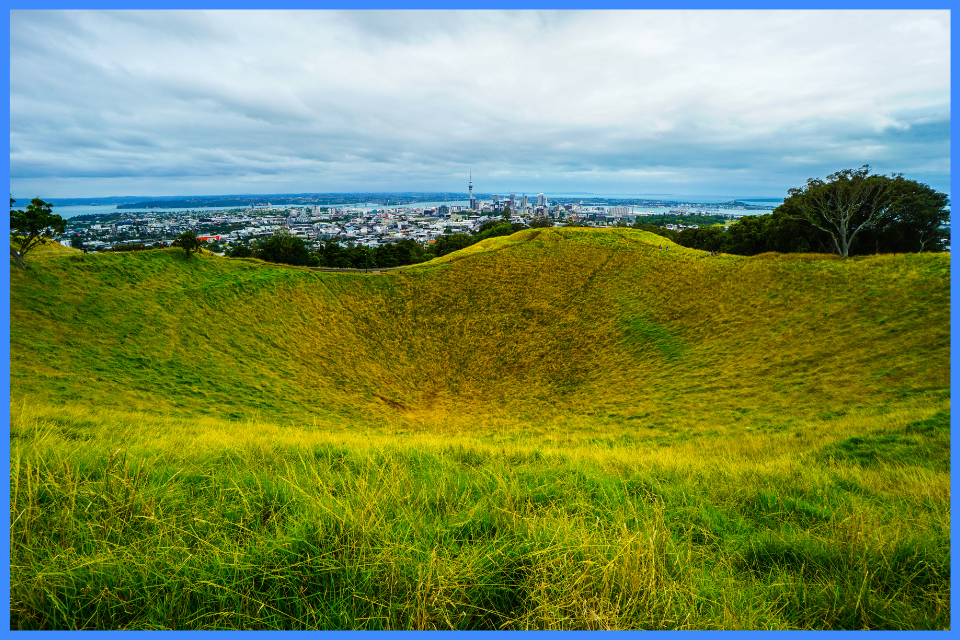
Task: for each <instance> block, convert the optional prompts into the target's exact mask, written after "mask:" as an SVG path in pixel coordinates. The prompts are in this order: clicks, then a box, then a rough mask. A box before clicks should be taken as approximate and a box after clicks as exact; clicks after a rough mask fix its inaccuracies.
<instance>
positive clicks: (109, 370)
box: [11, 229, 950, 629]
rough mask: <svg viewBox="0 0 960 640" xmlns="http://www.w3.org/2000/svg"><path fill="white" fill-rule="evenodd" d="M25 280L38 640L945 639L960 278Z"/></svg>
mask: <svg viewBox="0 0 960 640" xmlns="http://www.w3.org/2000/svg"><path fill="white" fill-rule="evenodd" d="M660 242H662V240H661V239H660V238H657V237H654V236H649V235H648V234H644V233H641V232H635V231H593V230H583V229H577V230H572V229H562V230H561V229H558V230H549V231H542V232H537V231H530V232H521V233H520V234H516V235H514V236H511V237H510V238H498V239H493V240H488V241H485V242H483V243H480V244H479V245H475V246H473V247H470V248H469V249H467V250H465V251H462V252H458V253H456V254H451V255H450V256H446V257H445V258H444V259H440V260H435V261H433V262H432V263H429V264H427V265H420V266H417V267H413V268H410V269H407V270H403V271H400V272H392V273H390V274H384V275H379V276H365V275H353V274H329V273H314V272H310V271H307V270H302V269H293V268H282V267H276V266H270V265H264V264H262V263H259V262H257V261H252V260H249V261H248V260H243V261H234V260H224V259H218V258H215V257H211V256H204V257H201V259H200V260H191V261H190V262H187V261H185V260H183V259H182V258H181V254H179V253H177V252H173V251H153V252H145V253H142V254H130V255H124V254H121V255H103V256H82V257H81V256H70V257H63V258H58V259H55V258H49V259H46V260H43V261H42V263H41V262H40V261H37V262H36V263H35V264H32V265H31V267H32V268H31V270H30V271H29V272H27V273H13V274H12V276H11V280H12V282H11V290H12V295H11V298H12V299H11V354H12V359H13V360H12V362H11V382H12V406H11V523H12V524H11V547H12V548H11V619H12V625H13V626H14V627H15V628H57V629H73V628H183V629H186V628H194V629H196V628H202V629H214V628H257V629H266V628H282V629H299V628H367V629H374V628H417V629H431V628H538V629H547V628H550V629H553V628H576V629H599V628H650V629H681V628H695V629H708V628H727V629H730V628H763V629H781V628H850V629H853V628H857V629H859V628H912V629H932V628H946V627H948V626H949V619H950V617H949V616H950V608H949V602H950V555H949V528H950V513H949V504H950V482H949V469H950V461H949V412H950V409H949V316H948V312H949V304H948V300H949V297H948V296H949V259H948V258H947V257H946V256H931V255H919V256H918V255H913V256H879V257H871V258H858V259H853V260H848V261H844V262H840V261H835V260H829V259H826V257H813V259H810V258H806V259H784V258H783V257H780V256H761V257H755V258H735V257H728V256H723V257H720V258H709V257H704V255H703V254H702V252H696V251H691V250H685V249H682V248H680V247H677V246H675V245H671V246H670V248H669V249H663V250H661V249H659V248H658V245H659V244H660Z"/></svg>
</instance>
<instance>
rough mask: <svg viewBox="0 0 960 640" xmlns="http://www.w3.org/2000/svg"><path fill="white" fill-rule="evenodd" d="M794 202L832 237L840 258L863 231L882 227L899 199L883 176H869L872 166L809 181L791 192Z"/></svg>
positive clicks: (808, 219) (804, 216)
mask: <svg viewBox="0 0 960 640" xmlns="http://www.w3.org/2000/svg"><path fill="white" fill-rule="evenodd" d="M787 193H788V194H789V196H788V198H787V200H786V201H784V205H786V204H787V202H789V201H792V202H791V206H792V207H794V208H795V209H796V210H797V211H798V212H799V215H800V216H801V217H802V219H804V220H806V221H807V222H808V223H810V224H811V225H813V226H814V227H816V228H817V229H820V230H821V231H823V232H825V233H827V234H829V235H830V238H831V239H832V240H833V246H834V248H835V249H836V251H837V253H839V254H840V256H841V257H843V258H846V257H847V256H848V255H849V254H850V245H851V244H853V242H854V240H855V239H856V237H857V234H859V233H860V232H861V231H862V230H864V229H871V228H873V227H875V226H877V225H881V224H883V223H884V222H885V221H886V219H887V218H889V217H890V216H891V215H892V213H893V212H894V211H895V210H896V209H897V206H898V203H899V198H898V197H897V196H896V195H895V194H894V193H893V191H892V190H891V189H890V181H889V180H888V179H886V178H885V177H884V176H877V175H870V167H869V165H863V166H862V167H860V168H859V169H843V170H842V171H838V172H836V173H832V174H830V175H829V176H827V180H826V181H823V180H821V179H819V178H810V179H809V180H807V184H806V186H805V187H801V188H799V189H790V190H789V191H788V192H787Z"/></svg>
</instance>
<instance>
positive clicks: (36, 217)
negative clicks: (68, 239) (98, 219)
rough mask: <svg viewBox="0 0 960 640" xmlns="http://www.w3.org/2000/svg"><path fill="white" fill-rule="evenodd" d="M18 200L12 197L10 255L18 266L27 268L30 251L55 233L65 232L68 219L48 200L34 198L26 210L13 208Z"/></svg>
mask: <svg viewBox="0 0 960 640" xmlns="http://www.w3.org/2000/svg"><path fill="white" fill-rule="evenodd" d="M14 202H16V200H14V199H13V198H10V257H12V258H13V259H14V260H16V262H17V266H18V267H20V268H21V269H26V268H27V266H26V264H24V262H23V258H24V256H26V255H27V252H28V251H31V250H32V249H34V248H36V247H38V246H40V245H41V244H46V242H47V240H49V239H50V238H51V237H52V236H53V234H54V233H63V230H64V229H65V228H66V226H67V221H66V220H64V219H63V218H62V217H60V216H58V215H57V214H55V213H53V209H52V207H51V205H50V203H48V202H44V201H43V200H41V199H40V198H34V199H33V200H31V201H30V204H28V205H27V210H26V211H21V210H19V209H16V210H15V209H14V208H13V203H14Z"/></svg>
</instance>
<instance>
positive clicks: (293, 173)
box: [10, 11, 950, 198]
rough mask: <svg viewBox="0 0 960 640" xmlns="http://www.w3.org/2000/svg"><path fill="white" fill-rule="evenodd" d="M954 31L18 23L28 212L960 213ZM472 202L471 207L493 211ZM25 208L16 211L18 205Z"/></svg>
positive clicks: (603, 15)
mask: <svg viewBox="0 0 960 640" xmlns="http://www.w3.org/2000/svg"><path fill="white" fill-rule="evenodd" d="M949 38H950V29H949V12H947V11H896V12H892V11H831V12H819V11H801V12H794V11H736V12H730V11H718V12H712V11H711V12H708V11H680V12H669V11H624V12H612V11H603V12H593V11H561V12H493V11H480V12H459V11H430V12H414V11H364V12H351V11H345V12H333V11H306V12H273V11H270V12H249V11H239V12H233V11H212V12H198V11H187V12H172V11H150V12H131V11H123V12H107V11H95V12H83V11H76V12H75V11H70V12H66V11H13V12H11V45H12V46H11V106H10V109H11V114H10V115H11V155H10V172H11V192H12V193H14V194H20V195H29V197H33V196H39V197H46V198H69V197H108V196H122V195H144V196H146V195H155V196H161V195H183V196H190V195H194V196H200V195H213V194H242V193H249V194H267V193H329V192H416V191H444V192H462V191H464V183H463V176H465V175H467V176H469V178H468V180H469V181H470V183H471V184H472V174H473V173H478V175H479V176H482V179H483V182H484V187H483V189H482V191H483V192H484V193H510V192H515V193H517V194H521V193H524V192H525V193H526V194H527V195H528V196H530V195H532V197H536V194H538V193H540V192H544V193H551V192H553V193H579V192H584V193H586V192H593V193H597V194H608V195H615V194H638V193H649V194H650V195H652V196H659V195H670V196H672V197H678V198H683V197H685V196H690V195H698V194H709V193H720V194H723V193H731V194H735V195H738V196H741V197H772V198H782V197H784V196H785V195H786V190H787V189H790V188H793V187H799V186H801V185H802V184H803V183H804V182H805V180H806V179H807V178H812V177H821V178H823V177H826V175H828V174H830V173H833V172H835V171H837V170H840V169H844V168H856V167H859V166H861V165H863V164H870V165H871V167H872V168H873V169H874V171H875V172H878V173H890V172H902V173H903V174H904V175H905V176H907V177H908V178H911V179H915V180H918V181H920V182H924V183H927V184H929V185H930V186H932V187H933V188H935V189H937V190H940V191H944V192H946V193H949V192H950V182H949V175H950V158H949V144H950V137H949V132H950V116H949V109H950V93H949V92H950V83H949V79H950V78H949V63H950V47H949ZM471 191H472V190H471ZM15 197H16V196H15Z"/></svg>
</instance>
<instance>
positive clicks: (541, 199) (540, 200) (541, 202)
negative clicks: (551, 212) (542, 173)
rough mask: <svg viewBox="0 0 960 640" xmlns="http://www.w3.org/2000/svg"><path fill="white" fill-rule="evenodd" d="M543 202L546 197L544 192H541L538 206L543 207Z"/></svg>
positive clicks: (538, 197)
mask: <svg viewBox="0 0 960 640" xmlns="http://www.w3.org/2000/svg"><path fill="white" fill-rule="evenodd" d="M543 203H544V198H543V194H542V193H541V194H540V195H538V196H537V206H538V207H542V206H543Z"/></svg>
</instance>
